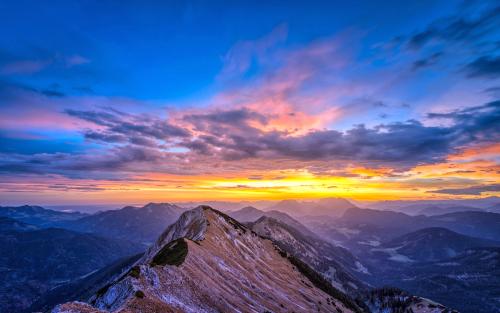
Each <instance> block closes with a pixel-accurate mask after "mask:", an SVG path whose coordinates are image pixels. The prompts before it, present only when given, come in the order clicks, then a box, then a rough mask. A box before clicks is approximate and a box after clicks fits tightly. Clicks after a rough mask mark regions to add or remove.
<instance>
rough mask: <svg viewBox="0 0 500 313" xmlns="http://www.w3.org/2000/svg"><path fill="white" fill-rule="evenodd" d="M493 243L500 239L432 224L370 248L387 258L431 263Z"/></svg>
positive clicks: (492, 245)
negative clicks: (489, 238) (490, 238)
mask: <svg viewBox="0 0 500 313" xmlns="http://www.w3.org/2000/svg"><path fill="white" fill-rule="evenodd" d="M495 246H497V247H498V246H500V242H497V241H493V240H487V239H481V238H474V237H469V236H465V235H461V234H458V233H456V232H454V231H451V230H448V229H446V228H442V227H433V228H424V229H420V230H418V231H415V232H412V233H409V234H406V235H403V236H401V237H398V238H396V239H393V240H391V241H389V242H387V243H384V244H382V245H381V246H380V247H377V248H374V249H372V251H377V252H380V253H379V254H382V255H383V254H386V257H387V259H388V260H393V261H400V262H401V261H402V262H431V261H438V260H443V259H447V258H451V257H455V256H457V255H459V254H461V253H463V252H464V251H466V250H468V249H472V248H479V247H495Z"/></svg>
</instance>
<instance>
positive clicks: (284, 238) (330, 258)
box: [250, 216, 370, 297]
mask: <svg viewBox="0 0 500 313" xmlns="http://www.w3.org/2000/svg"><path fill="white" fill-rule="evenodd" d="M250 225H251V228H252V230H253V231H255V232H256V233H257V234H259V235H261V236H263V237H265V238H270V239H271V240H273V242H275V243H276V244H277V245H278V246H279V247H280V248H282V249H283V250H285V251H287V252H288V253H290V254H292V255H294V256H296V257H297V258H299V259H301V260H302V261H304V262H305V263H307V264H308V265H309V266H311V267H312V268H313V269H315V270H316V271H317V272H319V273H320V274H322V275H323V277H324V278H325V279H327V280H328V281H329V282H330V283H331V284H332V285H333V286H335V287H336V288H338V289H340V290H341V291H343V292H346V293H347V294H349V295H351V296H354V297H355V296H356V295H358V294H359V293H360V292H363V291H366V290H368V289H369V286H368V285H367V284H366V283H363V282H362V281H361V280H359V279H358V278H356V274H357V275H359V276H364V275H369V274H370V273H369V272H368V270H367V268H366V267H365V266H364V265H363V264H362V262H361V261H360V260H358V259H357V258H356V257H354V256H353V255H352V254H351V253H350V252H349V251H347V250H346V249H344V248H342V247H338V246H335V245H333V244H331V243H329V242H326V241H324V240H322V239H320V238H319V237H317V236H306V235H304V234H302V233H301V232H299V231H298V230H296V229H294V228H293V227H292V226H289V225H287V224H285V223H283V222H281V221H278V220H276V219H273V218H269V217H266V216H264V217H261V218H260V219H259V220H257V221H256V222H255V223H252V224H250Z"/></svg>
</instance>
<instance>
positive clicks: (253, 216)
mask: <svg viewBox="0 0 500 313" xmlns="http://www.w3.org/2000/svg"><path fill="white" fill-rule="evenodd" d="M228 215H229V216H231V217H232V218H234V219H236V220H238V221H240V222H242V223H247V222H255V221H256V220H258V219H259V218H261V217H262V216H267V217H271V218H274V219H276V220H278V221H282V222H283V223H285V224H287V225H290V226H292V227H293V228H295V229H297V230H298V231H300V232H301V233H303V234H305V235H308V236H314V233H313V232H312V231H310V230H309V229H308V228H307V227H305V226H304V225H302V224H301V223H300V222H299V221H297V220H296V219H294V218H293V217H291V216H290V215H288V214H286V213H283V212H280V211H262V210H258V209H256V208H254V207H244V208H242V209H240V210H238V211H234V212H230V213H229V214H228Z"/></svg>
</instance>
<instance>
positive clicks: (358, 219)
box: [304, 208, 500, 254]
mask: <svg viewBox="0 0 500 313" xmlns="http://www.w3.org/2000/svg"><path fill="white" fill-rule="evenodd" d="M304 221H305V224H306V226H307V227H308V228H309V229H314V231H315V233H317V234H319V235H321V236H322V238H324V239H326V240H328V241H331V242H334V243H335V244H337V245H342V246H344V247H346V248H348V249H350V250H351V252H353V253H354V254H357V253H360V252H362V251H364V250H367V249H371V248H372V247H377V246H379V245H380V244H381V243H382V242H386V241H388V240H391V239H394V238H396V237H398V236H402V235H404V234H406V233H408V232H412V231H417V230H419V229H423V228H429V227H442V228H447V229H449V230H452V231H454V232H457V233H460V234H463V235H467V236H471V237H478V238H484V239H490V240H496V239H498V238H500V214H498V213H491V212H480V211H467V212H454V213H448V214H442V215H436V216H424V215H419V216H411V215H407V214H404V213H401V212H393V211H381V210H372V209H359V208H356V209H354V208H353V209H349V210H347V211H346V212H345V213H344V214H343V215H342V217H341V218H339V219H330V220H324V221H318V220H316V221H311V220H308V219H304Z"/></svg>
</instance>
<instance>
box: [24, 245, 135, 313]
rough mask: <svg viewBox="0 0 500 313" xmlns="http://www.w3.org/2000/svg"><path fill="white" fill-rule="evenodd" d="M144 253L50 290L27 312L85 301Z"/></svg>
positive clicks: (122, 272)
mask: <svg viewBox="0 0 500 313" xmlns="http://www.w3.org/2000/svg"><path fill="white" fill-rule="evenodd" d="M142 256H143V253H140V254H136V255H133V256H131V257H125V258H122V259H119V260H118V261H116V262H113V263H111V264H110V265H107V266H105V267H103V268H101V269H99V270H97V271H95V272H92V273H91V274H89V275H85V276H83V277H80V278H78V279H75V280H73V281H70V282H68V283H65V284H62V285H60V286H58V287H55V288H53V289H51V290H49V291H48V292H47V293H45V294H44V295H43V297H40V298H38V299H37V300H36V301H35V302H34V303H33V304H32V305H31V306H30V307H29V308H28V309H27V310H25V312H47V311H50V309H52V308H53V307H54V306H56V305H57V304H59V303H64V302H67V301H74V300H78V301H85V300H87V299H89V298H90V297H92V296H93V295H94V294H95V293H97V292H98V291H99V289H101V288H102V287H104V286H105V285H106V284H107V283H108V282H109V281H111V280H113V279H115V278H117V277H119V276H121V275H122V274H124V273H125V272H126V271H128V270H130V268H131V266H132V265H133V264H134V263H135V262H137V261H138V260H139V259H140V258H141V257H142Z"/></svg>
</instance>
